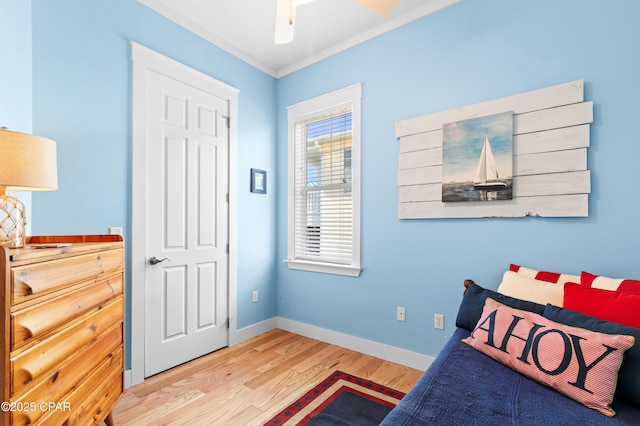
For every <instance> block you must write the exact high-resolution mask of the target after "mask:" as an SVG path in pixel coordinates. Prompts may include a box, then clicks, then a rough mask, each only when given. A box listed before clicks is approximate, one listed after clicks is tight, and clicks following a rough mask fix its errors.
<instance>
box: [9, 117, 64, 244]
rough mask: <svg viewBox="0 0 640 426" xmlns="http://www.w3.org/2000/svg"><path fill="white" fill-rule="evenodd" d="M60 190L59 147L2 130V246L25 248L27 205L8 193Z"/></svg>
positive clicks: (32, 137)
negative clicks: (57, 154) (57, 150)
mask: <svg viewBox="0 0 640 426" xmlns="http://www.w3.org/2000/svg"><path fill="white" fill-rule="evenodd" d="M56 189H58V171H57V161H56V143H55V142H54V141H52V140H51V139H47V138H43V137H40V136H34V135H29V134H26V133H18V132H12V131H10V130H8V129H7V128H6V127H0V246H3V247H9V248H19V247H23V246H24V241H25V237H26V235H25V234H26V231H25V225H26V223H27V219H26V214H25V208H24V204H22V202H21V201H20V200H18V199H17V198H14V197H11V196H10V195H7V191H53V190H56Z"/></svg>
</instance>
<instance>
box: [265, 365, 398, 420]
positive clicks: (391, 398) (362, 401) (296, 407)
mask: <svg viewBox="0 0 640 426" xmlns="http://www.w3.org/2000/svg"><path fill="white" fill-rule="evenodd" d="M403 396H404V393H403V392H400V391H397V390H395V389H391V388H389V387H386V386H382V385H380V384H378V383H374V382H372V381H371V380H367V379H362V378H360V377H356V376H354V375H351V374H347V373H343V372H342V371H336V372H334V373H333V374H331V375H330V376H329V377H327V378H326V379H325V380H323V381H322V382H321V383H320V384H318V385H317V386H316V387H314V388H313V389H311V390H310V391H308V392H307V393H305V394H304V395H303V396H302V397H300V398H299V399H298V400H297V401H295V402H294V403H293V404H291V405H289V406H288V407H287V408H285V409H284V410H282V411H281V412H280V413H278V415H276V416H275V417H274V418H272V419H271V420H269V421H268V422H267V423H265V425H284V424H286V425H287V426H293V425H309V426H311V425H314V424H357V425H359V426H365V425H379V424H380V422H381V421H382V420H383V419H384V418H385V417H386V415H387V414H388V413H389V411H391V410H392V409H393V407H395V406H396V405H397V404H398V402H399V401H400V400H401V399H402V397H403Z"/></svg>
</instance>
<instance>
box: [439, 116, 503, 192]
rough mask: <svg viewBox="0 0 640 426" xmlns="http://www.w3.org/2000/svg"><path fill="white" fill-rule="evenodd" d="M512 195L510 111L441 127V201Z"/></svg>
mask: <svg viewBox="0 0 640 426" xmlns="http://www.w3.org/2000/svg"><path fill="white" fill-rule="evenodd" d="M512 198H513V112H512V111H509V112H505V113H501V114H494V115H488V116H484V117H479V118H472V119H469V120H463V121H456V122H453V123H446V124H444V125H443V128H442V201H443V202H454V201H490V200H511V199H512Z"/></svg>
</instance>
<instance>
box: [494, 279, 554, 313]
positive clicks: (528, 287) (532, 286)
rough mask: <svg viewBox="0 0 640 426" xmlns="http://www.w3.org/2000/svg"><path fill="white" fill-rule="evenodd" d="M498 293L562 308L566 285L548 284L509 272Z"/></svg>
mask: <svg viewBox="0 0 640 426" xmlns="http://www.w3.org/2000/svg"><path fill="white" fill-rule="evenodd" d="M498 293H502V294H504V295H505V296H510V297H515V298H517V299H522V300H528V301H530V302H534V303H539V304H541V305H546V304H547V303H549V304H551V305H554V306H558V307H560V308H561V307H562V303H563V299H564V284H552V283H547V282H544V281H539V280H536V279H533V278H527V277H525V276H522V275H520V274H517V273H516V272H512V271H507V272H505V273H504V275H503V276H502V282H501V283H500V286H499V287H498Z"/></svg>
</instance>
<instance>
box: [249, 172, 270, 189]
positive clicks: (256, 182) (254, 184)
mask: <svg viewBox="0 0 640 426" xmlns="http://www.w3.org/2000/svg"><path fill="white" fill-rule="evenodd" d="M251 192H255V193H256V194H266V193H267V172H265V171H264V170H258V169H251Z"/></svg>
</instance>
